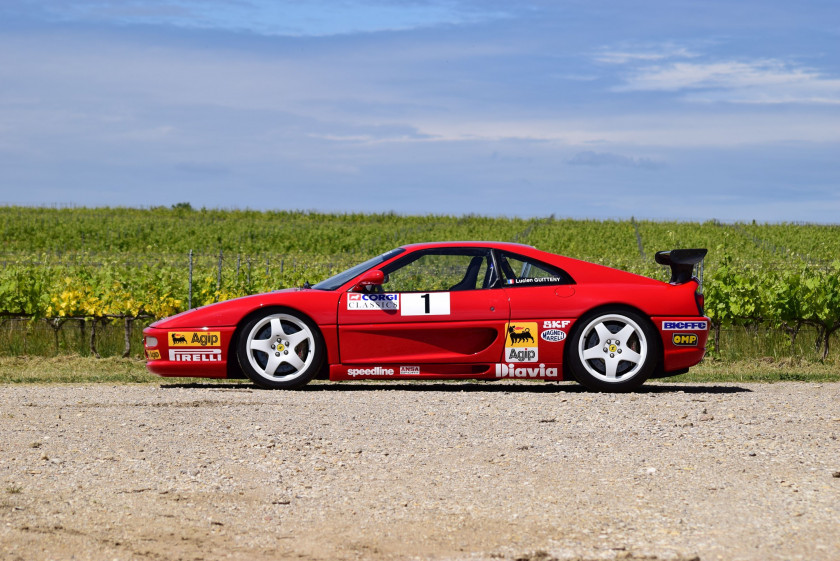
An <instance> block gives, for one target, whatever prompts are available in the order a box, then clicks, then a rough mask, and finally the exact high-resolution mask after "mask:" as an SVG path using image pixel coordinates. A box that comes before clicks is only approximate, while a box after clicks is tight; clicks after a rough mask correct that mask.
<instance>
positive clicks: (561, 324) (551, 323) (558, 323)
mask: <svg viewBox="0 0 840 561" xmlns="http://www.w3.org/2000/svg"><path fill="white" fill-rule="evenodd" d="M570 323H572V320H570V319H563V320H547V321H544V322H543V329H566V328H567V327H569V324H570Z"/></svg>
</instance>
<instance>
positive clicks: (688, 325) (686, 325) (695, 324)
mask: <svg viewBox="0 0 840 561" xmlns="http://www.w3.org/2000/svg"><path fill="white" fill-rule="evenodd" d="M708 328H709V327H708V324H707V323H706V322H705V321H663V322H662V329H663V330H664V331H681V330H683V329H688V330H695V331H706V330H707V329H708Z"/></svg>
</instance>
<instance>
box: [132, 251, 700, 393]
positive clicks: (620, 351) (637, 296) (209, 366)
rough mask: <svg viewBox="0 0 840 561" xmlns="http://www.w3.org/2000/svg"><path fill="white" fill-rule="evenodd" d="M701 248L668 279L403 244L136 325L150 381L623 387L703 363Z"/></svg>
mask: <svg viewBox="0 0 840 561" xmlns="http://www.w3.org/2000/svg"><path fill="white" fill-rule="evenodd" d="M705 254H706V250H705V249H681V250H672V251H668V252H660V253H658V254H657V256H656V259H657V262H659V263H660V264H662V265H666V266H669V267H670V268H671V273H672V274H671V280H670V282H663V281H660V280H655V279H651V278H648V277H644V276H639V275H635V274H631V273H627V272H624V271H620V270H617V269H613V268H609V267H605V266H602V265H597V264H593V263H588V262H585V261H580V260H577V259H572V258H569V257H563V256H560V255H555V254H551V253H547V252H544V251H540V250H538V249H536V248H533V247H531V246H526V245H522V244H514V243H503V242H435V243H422V244H411V245H405V246H402V247H399V248H396V249H393V250H391V251H388V252H386V253H383V254H382V255H379V256H377V257H374V258H372V259H370V260H368V261H365V262H364V263H361V264H359V265H357V266H355V267H352V268H350V269H348V270H346V271H344V272H342V273H339V274H337V275H335V276H333V277H331V278H329V279H326V280H324V281H322V282H320V283H318V284H315V285H314V286H311V287H307V288H293V289H285V290H278V291H275V292H269V293H265V294H257V295H253V296H246V297H243V298H237V299H234V300H229V301H226V302H220V303H218V304H212V305H209V306H205V307H202V308H198V309H194V310H190V311H187V312H184V313H181V314H178V315H176V316H173V317H170V318H166V319H163V320H160V321H158V322H156V323H154V324H152V325H151V326H149V327H148V328H147V329H146V330H145V331H144V335H145V338H144V342H145V349H146V357H147V367H148V369H149V370H150V371H151V372H154V373H156V374H159V375H161V376H197V377H213V378H225V377H231V378H233V377H242V376H243V375H244V376H247V377H248V378H250V379H251V380H252V381H253V382H254V383H255V384H257V385H258V386H261V387H264V388H272V389H282V388H296V387H300V386H302V385H304V384H306V383H307V382H309V381H310V380H311V379H313V378H314V377H315V376H316V375H318V374H319V373H322V372H323V373H324V374H326V375H327V376H328V377H329V379H330V380H336V381H338V380H354V379H425V380H430V379H431V380H434V379H483V380H499V379H539V380H555V381H560V380H577V381H578V382H580V383H581V384H583V385H584V386H586V387H587V388H589V389H592V390H596V391H631V390H634V389H636V388H638V387H639V386H641V385H642V384H643V383H644V382H645V380H647V379H649V378H659V377H665V376H673V375H676V374H681V373H684V372H686V371H687V370H688V368H690V367H691V366H694V365H696V364H697V363H698V362H700V360H701V359H702V358H703V356H704V353H705V346H706V341H707V338H708V332H709V325H710V321H709V318H707V317H705V316H704V315H703V295H702V284H701V282H700V281H699V280H698V278H696V277H695V276H694V270H695V268H696V267H697V266H698V265H701V264H702V260H703V258H704V256H705Z"/></svg>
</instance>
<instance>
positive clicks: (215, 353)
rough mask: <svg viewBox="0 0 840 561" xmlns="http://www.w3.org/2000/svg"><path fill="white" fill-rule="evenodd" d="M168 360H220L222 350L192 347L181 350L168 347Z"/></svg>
mask: <svg viewBox="0 0 840 561" xmlns="http://www.w3.org/2000/svg"><path fill="white" fill-rule="evenodd" d="M169 360H171V361H173V362H222V350H221V349H194V350H188V351H186V350H185V351H181V350H176V349H169Z"/></svg>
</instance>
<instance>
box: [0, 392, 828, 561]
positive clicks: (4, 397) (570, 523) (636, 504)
mask: <svg viewBox="0 0 840 561" xmlns="http://www.w3.org/2000/svg"><path fill="white" fill-rule="evenodd" d="M839 404H840V384H802V383H779V384H740V385H739V384H726V385H708V384H696V385H691V384H684V385H676V384H660V385H657V384H649V385H646V386H645V388H644V389H643V391H642V392H641V393H636V394H627V395H609V394H594V393H587V392H585V391H583V390H582V389H581V388H580V387H579V386H576V385H571V384H548V383H528V382H524V383H490V384H487V383H445V384H444V383H433V384H414V385H410V384H401V383H387V384H385V383H382V384H380V383H363V382H355V383H342V384H329V383H317V384H314V385H311V386H309V387H307V388H306V389H305V390H302V391H285V392H282V391H276V392H272V391H262V390H258V389H255V388H253V387H251V386H248V385H234V384H230V385H218V384H200V383H199V384H186V385H184V384H180V385H179V384H172V383H168V382H166V381H163V382H162V383H161V384H160V385H138V386H132V385H120V386H109V385H78V386H65V385H43V386H37V385H20V386H11V385H7V386H0V559H3V560H43V559H76V560H83V559H107V560H111V559H119V560H134V559H184V560H205V561H209V560H215V559H242V560H246V559H247V560H261V559H318V560H320V559H323V560H333V559H336V560H345V559H346V560H353V559H373V560H390V559H458V560H461V559H463V560H468V559H470V560H471V559H506V560H511V561H513V560H533V561H548V560H550V559H558V560H572V559H574V560H595V559H631V560H634V559H648V560H652V559H657V560H659V559H661V560H665V559H673V560H680V561H688V560H696V559H699V560H702V561H710V560H719V559H723V560H747V559H750V560H752V559H755V560H769V559H779V560H781V559H784V560H789V559H803V560H832V561H833V560H837V559H840V442H838V440H837V438H838V435H840V405H839Z"/></svg>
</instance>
